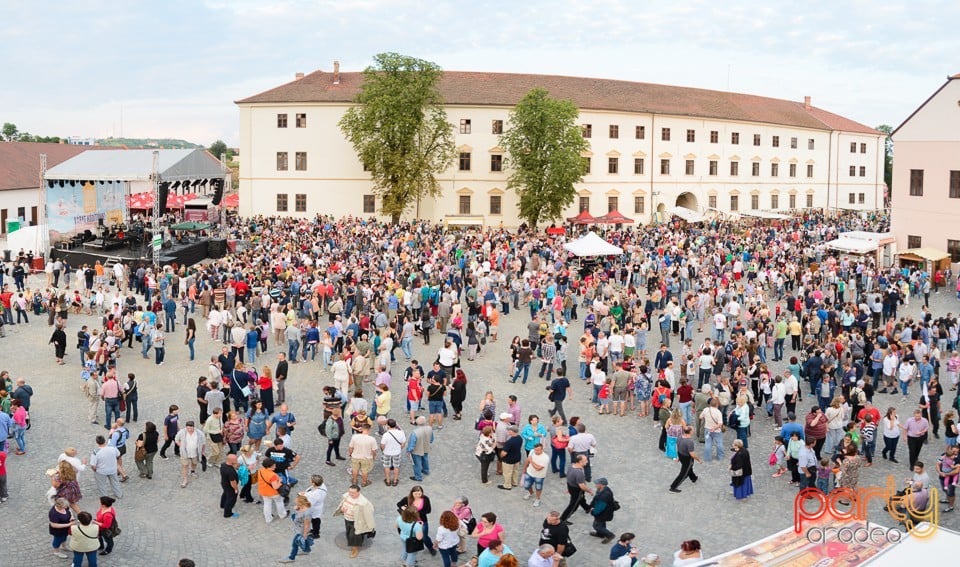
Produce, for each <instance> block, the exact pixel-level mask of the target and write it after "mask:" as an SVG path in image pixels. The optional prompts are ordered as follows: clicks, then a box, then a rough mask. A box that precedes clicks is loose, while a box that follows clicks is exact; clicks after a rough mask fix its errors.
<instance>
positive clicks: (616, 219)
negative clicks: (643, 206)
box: [597, 210, 634, 224]
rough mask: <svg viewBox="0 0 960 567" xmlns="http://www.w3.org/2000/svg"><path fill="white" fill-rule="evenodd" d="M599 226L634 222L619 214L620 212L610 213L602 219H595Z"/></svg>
mask: <svg viewBox="0 0 960 567" xmlns="http://www.w3.org/2000/svg"><path fill="white" fill-rule="evenodd" d="M597 222H598V223H600V224H633V223H634V220H633V219H631V218H628V217H625V216H623V215H622V214H620V211H616V210H614V211H610V212H609V213H607V214H605V215H603V216H602V217H597Z"/></svg>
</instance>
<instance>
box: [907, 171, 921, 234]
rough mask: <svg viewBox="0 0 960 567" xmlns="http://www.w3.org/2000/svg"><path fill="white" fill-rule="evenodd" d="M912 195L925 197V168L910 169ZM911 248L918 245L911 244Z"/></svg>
mask: <svg viewBox="0 0 960 567" xmlns="http://www.w3.org/2000/svg"><path fill="white" fill-rule="evenodd" d="M910 196H911V197H923V170H922V169H911V170H910ZM910 248H916V246H911V247H910Z"/></svg>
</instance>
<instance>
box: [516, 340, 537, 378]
mask: <svg viewBox="0 0 960 567" xmlns="http://www.w3.org/2000/svg"><path fill="white" fill-rule="evenodd" d="M532 360H533V349H532V348H530V339H523V340H522V341H520V349H519V350H518V351H517V371H516V372H514V373H513V379H512V380H510V383H511V384H513V383H515V382H516V381H517V378H519V377H520V372H521V371H522V372H523V383H524V384H526V383H527V377H528V376H530V362H531V361H532Z"/></svg>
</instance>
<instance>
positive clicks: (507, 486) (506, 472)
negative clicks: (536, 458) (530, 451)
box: [497, 425, 523, 490]
mask: <svg viewBox="0 0 960 567" xmlns="http://www.w3.org/2000/svg"><path fill="white" fill-rule="evenodd" d="M500 457H501V459H502V461H503V484H498V485H497V488H499V489H501V490H511V489H513V487H514V486H517V485H519V484H520V474H519V473H520V460H521V459H522V458H523V438H522V437H520V428H519V427H517V426H516V425H511V426H510V427H508V428H507V440H506V441H505V442H504V444H503V448H502V449H500Z"/></svg>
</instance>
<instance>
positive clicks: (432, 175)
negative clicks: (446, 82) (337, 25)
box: [340, 53, 454, 222]
mask: <svg viewBox="0 0 960 567" xmlns="http://www.w3.org/2000/svg"><path fill="white" fill-rule="evenodd" d="M374 61H375V63H374V65H372V66H371V67H368V68H366V69H365V70H364V72H363V84H362V85H361V87H360V94H359V95H358V96H357V99H356V106H354V107H352V108H350V109H349V110H347V112H346V114H344V116H343V118H342V119H341V120H340V129H341V130H342V131H343V133H344V135H345V136H346V137H347V140H349V141H350V143H351V145H353V149H354V151H356V153H357V156H358V157H359V158H360V161H361V162H363V164H364V165H365V167H366V168H367V170H368V171H369V173H370V177H371V178H372V179H373V183H374V192H375V193H376V194H377V195H378V196H379V197H380V198H381V210H382V212H383V213H384V214H387V215H390V217H391V218H392V219H393V221H394V222H397V221H399V219H400V216H401V215H402V214H403V213H404V211H406V210H407V208H409V207H410V205H412V204H413V203H415V202H417V201H418V200H419V199H421V198H424V197H433V196H437V195H439V194H440V185H439V183H437V179H436V175H437V174H439V173H441V172H443V171H444V170H445V169H447V168H448V167H449V166H450V165H451V163H452V162H453V156H454V148H453V127H452V126H451V125H450V123H449V122H448V121H447V113H446V112H445V111H444V109H443V106H442V100H441V98H440V93H439V91H438V90H437V83H438V81H439V80H440V73H441V71H440V67H438V66H437V65H435V64H434V63H431V62H429V61H424V60H422V59H416V58H414V57H408V56H405V55H400V54H398V53H381V54H379V55H377V56H376V57H375V58H374Z"/></svg>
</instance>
